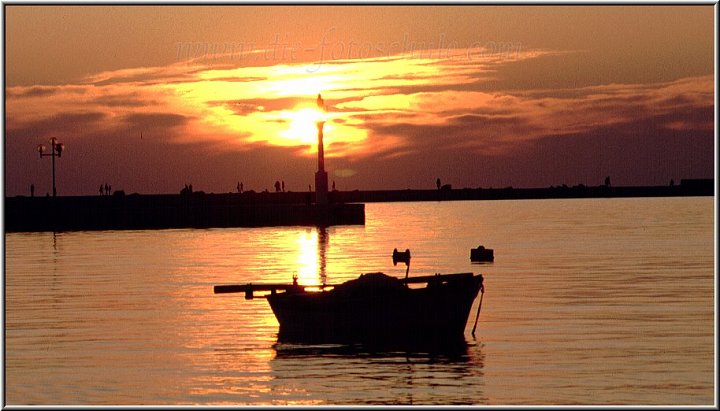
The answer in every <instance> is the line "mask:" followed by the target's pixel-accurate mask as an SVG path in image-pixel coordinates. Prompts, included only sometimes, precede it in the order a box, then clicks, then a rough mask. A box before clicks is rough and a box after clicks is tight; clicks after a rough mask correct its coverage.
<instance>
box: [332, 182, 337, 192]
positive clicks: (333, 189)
mask: <svg viewBox="0 0 720 411" xmlns="http://www.w3.org/2000/svg"><path fill="white" fill-rule="evenodd" d="M332 191H337V190H335V180H333V188H332Z"/></svg>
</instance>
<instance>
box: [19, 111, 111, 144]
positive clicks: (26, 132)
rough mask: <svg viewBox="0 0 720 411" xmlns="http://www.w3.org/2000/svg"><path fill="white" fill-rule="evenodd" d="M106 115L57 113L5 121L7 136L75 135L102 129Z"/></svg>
mask: <svg viewBox="0 0 720 411" xmlns="http://www.w3.org/2000/svg"><path fill="white" fill-rule="evenodd" d="M106 119H107V115H106V114H105V113H103V112H99V111H85V112H71V113H59V114H56V115H53V116H50V117H46V118H42V119H39V120H31V121H19V120H15V119H9V121H8V122H7V123H6V127H7V131H8V137H9V138H12V137H13V136H16V135H17V136H30V135H35V136H57V137H59V136H76V135H85V134H86V133H91V132H93V131H94V130H98V129H102V128H103V123H104V121H105V120H106Z"/></svg>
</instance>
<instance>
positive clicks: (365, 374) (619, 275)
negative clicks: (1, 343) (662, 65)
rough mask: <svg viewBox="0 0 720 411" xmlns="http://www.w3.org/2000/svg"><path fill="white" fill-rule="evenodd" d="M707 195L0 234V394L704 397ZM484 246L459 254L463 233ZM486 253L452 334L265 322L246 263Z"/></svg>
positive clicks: (707, 380)
mask: <svg viewBox="0 0 720 411" xmlns="http://www.w3.org/2000/svg"><path fill="white" fill-rule="evenodd" d="M713 216H714V202H713V199H712V198H708V197H706V198H660V199H658V198H653V199H599V200H542V201H534V200H525V201H476V202H440V203H438V202H434V203H433V202H425V203H393V204H367V206H366V217H367V221H366V224H365V225H364V226H337V227H330V228H327V229H325V230H319V229H315V228H304V227H280V228H252V229H249V228H233V229H209V230H159V231H105V232H68V233H57V234H53V233H34V234H29V233H13V234H6V236H5V241H6V244H5V247H6V248H5V252H6V255H5V263H6V266H5V270H6V271H5V297H6V303H5V304H6V305H5V320H6V323H5V349H6V357H5V361H6V362H5V372H6V374H5V377H6V380H5V390H6V392H5V395H6V403H7V404H213V405H227V404H238V405H264V404H282V405H287V404H474V405H485V404H490V405H510V404H595V405H606V404H637V405H645V404H653V405H657V404H667V405H685V404H691V405H712V404H714V403H715V402H716V398H715V394H714V393H715V386H714V377H715V368H714V367H715V365H714V364H715V361H714V359H715V356H714V347H715V339H714V324H715V322H714V301H715V300H714V299H715V294H714V292H715V289H714V284H715V282H714V242H713V241H714V221H713ZM480 244H483V245H485V246H486V247H489V248H493V249H494V250H495V262H494V263H491V264H471V262H470V259H469V253H470V248H473V247H477V246H478V245H480ZM396 247H397V248H398V249H401V250H404V249H405V248H409V249H411V252H412V255H413V259H412V264H411V268H410V275H411V276H412V275H424V274H432V273H436V272H440V273H454V272H468V271H473V272H475V273H483V274H484V276H485V285H486V292H485V295H484V300H483V306H482V312H481V314H480V320H479V324H478V330H477V333H476V338H475V339H474V338H473V337H471V336H470V330H471V328H472V322H473V320H474V315H475V310H476V308H477V304H478V300H476V301H475V306H474V307H473V310H472V312H471V318H470V320H469V321H468V326H467V329H466V339H467V342H468V347H467V350H464V351H462V352H460V353H453V354H447V355H446V354H445V353H432V354H430V353H422V352H415V353H407V352H368V351H367V350H363V349H361V348H348V347H339V346H301V345H289V344H278V343H277V342H276V333H277V322H276V320H275V317H274V316H273V314H272V311H271V310H270V307H269V306H268V304H267V302H266V301H265V300H264V299H255V300H252V301H246V300H244V298H243V295H242V294H221V295H215V294H213V285H216V284H232V283H246V282H251V281H255V282H258V281H265V282H278V281H280V282H289V281H291V278H292V276H293V274H297V275H298V277H299V280H300V282H301V283H304V284H314V283H318V282H322V281H326V282H327V283H339V282H342V281H345V280H348V279H352V278H356V277H357V276H358V275H359V274H360V273H363V272H372V271H383V272H385V273H387V274H391V275H396V276H404V274H405V273H404V270H405V269H404V267H400V266H397V267H394V266H393V265H392V261H391V257H390V255H391V252H392V250H393V248H396Z"/></svg>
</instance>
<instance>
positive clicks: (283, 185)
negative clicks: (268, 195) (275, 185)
mask: <svg viewBox="0 0 720 411" xmlns="http://www.w3.org/2000/svg"><path fill="white" fill-rule="evenodd" d="M282 192H283V193H284V192H285V180H283V181H282Z"/></svg>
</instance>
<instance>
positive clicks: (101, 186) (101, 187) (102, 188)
mask: <svg viewBox="0 0 720 411" xmlns="http://www.w3.org/2000/svg"><path fill="white" fill-rule="evenodd" d="M98 192H99V193H100V195H103V194H105V191H104V187H103V185H102V184H100V190H98Z"/></svg>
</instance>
